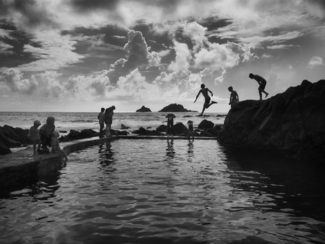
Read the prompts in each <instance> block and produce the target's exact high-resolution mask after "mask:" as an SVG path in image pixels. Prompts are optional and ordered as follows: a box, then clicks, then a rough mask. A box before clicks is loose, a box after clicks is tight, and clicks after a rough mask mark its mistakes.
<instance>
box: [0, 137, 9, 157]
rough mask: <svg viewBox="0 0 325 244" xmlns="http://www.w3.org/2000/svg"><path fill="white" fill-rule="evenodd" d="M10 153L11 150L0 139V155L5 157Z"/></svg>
mask: <svg viewBox="0 0 325 244" xmlns="http://www.w3.org/2000/svg"><path fill="white" fill-rule="evenodd" d="M9 153H11V150H10V148H9V147H7V146H6V145H5V144H4V143H3V142H2V140H1V138H0V155H5V154H9Z"/></svg>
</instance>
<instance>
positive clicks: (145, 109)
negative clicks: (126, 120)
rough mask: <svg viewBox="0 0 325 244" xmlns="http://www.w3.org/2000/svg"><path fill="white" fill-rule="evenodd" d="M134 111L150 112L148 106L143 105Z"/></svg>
mask: <svg viewBox="0 0 325 244" xmlns="http://www.w3.org/2000/svg"><path fill="white" fill-rule="evenodd" d="M136 112H151V110H150V108H147V107H145V106H142V107H141V108H139V109H138V110H137V111H136Z"/></svg>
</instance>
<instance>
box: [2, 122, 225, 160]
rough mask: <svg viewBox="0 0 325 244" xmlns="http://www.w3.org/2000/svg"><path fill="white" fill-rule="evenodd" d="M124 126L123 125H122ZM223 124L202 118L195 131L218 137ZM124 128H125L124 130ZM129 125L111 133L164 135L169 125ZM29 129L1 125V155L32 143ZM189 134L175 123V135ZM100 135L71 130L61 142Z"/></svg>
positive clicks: (118, 134) (179, 124)
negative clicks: (147, 126)
mask: <svg viewBox="0 0 325 244" xmlns="http://www.w3.org/2000/svg"><path fill="white" fill-rule="evenodd" d="M122 127H123V125H122ZM221 128H222V125H220V124H214V123H213V122H212V121H209V120H206V119H204V120H202V121H201V123H200V124H199V125H198V128H197V129H196V130H195V131H194V135H195V136H204V137H217V136H218V134H219V132H220V130H221ZM123 129H124V130H123ZM125 129H128V128H127V127H123V128H121V130H112V131H111V133H112V135H114V136H127V135H140V136H143V135H146V136H163V135H166V132H167V126H166V125H164V124H162V125H160V126H158V127H157V128H156V129H151V128H143V127H139V129H137V130H133V131H127V130H125ZM28 131H29V130H28V129H22V128H19V127H16V128H14V127H11V126H9V125H4V126H3V127H1V126H0V155H5V154H9V153H11V149H10V148H19V147H24V146H27V145H31V141H30V139H29V138H28ZM187 134H188V128H187V127H186V126H185V125H184V124H183V123H181V122H178V123H176V124H175V125H174V133H173V135H177V136H186V135H187ZM96 136H99V133H98V132H97V131H95V130H92V129H84V130H81V131H77V130H70V132H69V133H68V134H67V135H66V136H61V137H60V138H59V141H60V142H68V141H74V140H80V139H86V138H91V137H96Z"/></svg>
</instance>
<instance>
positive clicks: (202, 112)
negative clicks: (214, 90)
mask: <svg viewBox="0 0 325 244" xmlns="http://www.w3.org/2000/svg"><path fill="white" fill-rule="evenodd" d="M204 110H205V104H203V108H202V112H201V114H199V116H202V115H203V113H204Z"/></svg>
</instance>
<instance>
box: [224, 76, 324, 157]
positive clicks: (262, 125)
mask: <svg viewBox="0 0 325 244" xmlns="http://www.w3.org/2000/svg"><path fill="white" fill-rule="evenodd" d="M324 108H325V80H320V81H318V82H316V83H311V82H309V81H307V80H304V81H303V82H302V83H301V85H299V86H296V87H290V88H289V89H287V90H286V91H285V92H284V93H281V94H278V95H276V96H274V97H272V98H270V99H267V100H263V101H253V100H247V101H242V102H239V103H238V104H236V106H234V107H233V108H232V109H231V110H230V111H229V113H228V115H227V117H226V119H225V122H224V129H223V130H222V131H221V133H220V135H219V137H218V139H219V141H220V142H221V143H222V144H226V145H236V146H241V147H251V148H259V149H266V150H269V151H271V152H277V153H280V154H284V155H287V156H290V157H294V158H296V159H300V160H312V161H322V160H324V157H325V109H324Z"/></svg>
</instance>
